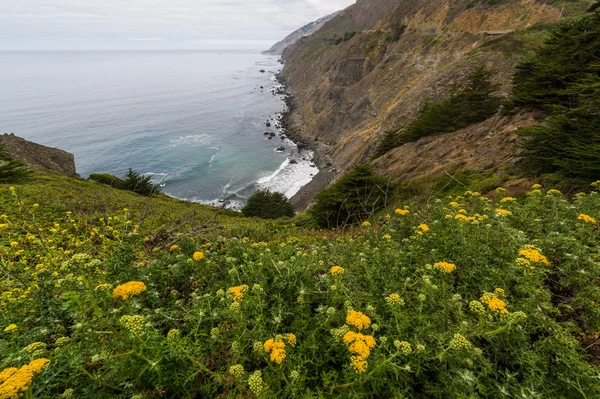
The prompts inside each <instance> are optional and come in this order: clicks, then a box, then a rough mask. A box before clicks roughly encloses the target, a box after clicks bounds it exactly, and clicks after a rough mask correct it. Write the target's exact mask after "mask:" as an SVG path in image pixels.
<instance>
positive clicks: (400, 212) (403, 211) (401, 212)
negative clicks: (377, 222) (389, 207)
mask: <svg viewBox="0 0 600 399" xmlns="http://www.w3.org/2000/svg"><path fill="white" fill-rule="evenodd" d="M394 212H395V213H396V215H400V216H406V215H408V214H409V210H408V209H400V208H398V209H396V210H395V211H394Z"/></svg>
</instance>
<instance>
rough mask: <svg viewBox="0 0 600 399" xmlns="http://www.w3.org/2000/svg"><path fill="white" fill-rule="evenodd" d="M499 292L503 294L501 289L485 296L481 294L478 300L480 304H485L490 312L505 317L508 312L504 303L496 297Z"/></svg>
mask: <svg viewBox="0 0 600 399" xmlns="http://www.w3.org/2000/svg"><path fill="white" fill-rule="evenodd" d="M500 292H501V293H504V290H502V289H501V288H497V289H496V293H491V292H486V293H485V294H483V296H482V297H481V298H480V300H481V302H483V303H485V304H486V305H487V306H488V308H490V310H491V311H492V312H495V313H498V314H501V315H507V314H508V310H507V309H506V303H505V302H504V301H503V300H502V299H500V298H498V296H497V294H499V293H500Z"/></svg>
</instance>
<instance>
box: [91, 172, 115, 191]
mask: <svg viewBox="0 0 600 399" xmlns="http://www.w3.org/2000/svg"><path fill="white" fill-rule="evenodd" d="M89 179H90V180H92V181H95V182H97V183H101V184H106V185H107V186H111V187H115V188H121V187H124V181H123V179H120V178H118V177H117V176H113V175H111V174H108V173H92V174H90V176H89Z"/></svg>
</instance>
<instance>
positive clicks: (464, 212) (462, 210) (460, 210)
mask: <svg viewBox="0 0 600 399" xmlns="http://www.w3.org/2000/svg"><path fill="white" fill-rule="evenodd" d="M458 213H460V214H463V215H466V214H467V211H465V210H464V209H459V210H458Z"/></svg>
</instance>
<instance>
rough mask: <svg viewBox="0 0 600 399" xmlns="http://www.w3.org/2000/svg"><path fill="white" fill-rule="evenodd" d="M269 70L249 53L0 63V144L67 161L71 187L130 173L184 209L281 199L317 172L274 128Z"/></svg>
mask: <svg viewBox="0 0 600 399" xmlns="http://www.w3.org/2000/svg"><path fill="white" fill-rule="evenodd" d="M261 69H263V70H265V71H266V72H265V73H261V72H260V70H261ZM280 69H281V65H280V64H279V63H278V62H277V57H274V56H266V55H261V54H258V53H256V52H251V51H221V52H219V51H162V52H161V51H135V52H134V51H131V52H124V51H123V52H121V51H115V52H0V88H1V89H2V94H1V95H0V133H15V134H16V135H17V136H21V137H24V138H26V139H28V140H32V141H35V142H38V143H40V144H44V145H48V146H51V147H57V148H61V149H63V150H66V151H69V152H71V153H73V154H74V155H75V163H76V167H77V171H78V173H79V174H80V175H81V176H82V177H87V176H88V175H89V174H90V173H111V174H114V175H117V176H121V175H123V174H124V173H125V172H126V171H127V169H128V168H133V169H135V170H137V171H139V172H142V173H145V174H150V175H152V176H153V180H154V181H155V182H157V183H160V184H161V185H162V186H163V187H162V190H163V191H164V192H165V193H166V194H168V195H171V196H174V197H177V198H182V199H187V200H190V201H196V202H202V203H213V204H219V203H223V201H226V202H227V203H228V204H229V205H230V206H231V207H237V208H239V207H240V206H241V205H242V204H243V203H244V201H245V199H246V198H247V197H248V196H249V195H251V194H252V193H253V192H254V191H255V190H256V189H258V188H269V189H271V190H275V191H279V192H283V193H285V194H286V195H287V196H289V197H291V196H292V195H293V194H294V193H295V192H297V191H298V190H299V189H300V187H302V185H304V184H306V183H308V182H309V181H310V180H311V177H312V175H314V174H316V173H317V172H318V170H317V169H316V167H314V165H312V163H311V156H312V155H311V154H310V153H308V152H303V153H301V154H299V153H298V150H297V148H296V146H295V144H294V143H292V142H291V141H289V140H287V139H283V138H282V137H280V135H279V133H280V132H278V130H277V128H275V123H274V122H275V121H274V119H275V118H276V117H277V115H278V113H280V112H282V111H283V110H284V104H283V101H282V100H283V98H282V96H281V95H274V94H273V93H272V91H273V90H275V89H276V88H277V86H278V83H277V82H276V80H275V76H274V75H275V73H276V72H278V71H279V70H280ZM261 86H262V87H263V88H262V89H261ZM269 119H270V120H271V123H272V126H271V128H267V127H266V121H267V120H269ZM265 132H274V133H277V135H276V136H275V137H272V139H271V140H269V139H268V136H265V135H264V133H265ZM280 147H283V149H281V148H280ZM278 149H279V150H278ZM292 159H293V160H295V161H296V162H294V161H292V162H290V161H291V160H292Z"/></svg>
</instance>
